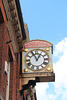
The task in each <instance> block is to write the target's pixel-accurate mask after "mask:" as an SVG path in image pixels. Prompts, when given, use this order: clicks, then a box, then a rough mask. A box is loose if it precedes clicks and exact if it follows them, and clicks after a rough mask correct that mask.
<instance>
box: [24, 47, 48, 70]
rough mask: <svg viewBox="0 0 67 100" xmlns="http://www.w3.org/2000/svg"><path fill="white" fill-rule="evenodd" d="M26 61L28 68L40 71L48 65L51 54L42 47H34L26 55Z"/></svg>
mask: <svg viewBox="0 0 67 100" xmlns="http://www.w3.org/2000/svg"><path fill="white" fill-rule="evenodd" d="M24 62H25V66H26V67H27V68H28V69H30V70H33V71H40V70H42V69H44V68H46V67H47V65H48V63H49V55H48V53H47V52H46V51H44V50H42V49H33V50H31V51H29V52H28V53H27V54H26V55H25V58H24Z"/></svg>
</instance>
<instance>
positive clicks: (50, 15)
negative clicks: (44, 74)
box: [20, 0, 67, 100]
mask: <svg viewBox="0 0 67 100" xmlns="http://www.w3.org/2000/svg"><path fill="white" fill-rule="evenodd" d="M20 4H21V9H22V14H23V19H24V22H25V23H27V25H28V29H29V37H30V40H34V39H43V40H46V41H50V42H51V43H52V44H53V46H54V54H53V64H54V71H55V74H56V81H55V83H41V84H37V87H36V88H37V94H42V96H40V97H39V96H37V97H38V99H37V100H67V86H66V84H67V80H66V79H67V72H66V70H67V63H66V62H67V61H66V59H67V0H20ZM39 87H40V88H41V90H42V89H43V90H42V91H39V90H38V88H39ZM38 91H39V92H38Z"/></svg>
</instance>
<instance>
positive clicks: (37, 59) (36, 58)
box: [31, 51, 38, 61]
mask: <svg viewBox="0 0 67 100" xmlns="http://www.w3.org/2000/svg"><path fill="white" fill-rule="evenodd" d="M31 53H32V55H33V56H34V57H35V59H36V61H37V60H38V59H37V57H36V56H35V54H34V53H33V52H32V51H31Z"/></svg>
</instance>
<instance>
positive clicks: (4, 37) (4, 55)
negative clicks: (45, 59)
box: [0, 22, 19, 100]
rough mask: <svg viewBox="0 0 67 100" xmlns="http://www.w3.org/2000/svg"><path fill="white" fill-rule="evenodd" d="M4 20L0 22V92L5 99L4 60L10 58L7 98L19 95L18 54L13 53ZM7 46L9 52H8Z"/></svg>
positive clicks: (10, 98)
mask: <svg viewBox="0 0 67 100" xmlns="http://www.w3.org/2000/svg"><path fill="white" fill-rule="evenodd" d="M9 40H10V38H9V35H8V31H7V24H6V22H4V23H1V24H0V93H1V94H2V96H3V98H4V100H6V88H7V75H6V74H5V72H4V67H5V61H8V59H9V57H10V56H9V55H10V54H11V57H12V58H10V88H9V100H18V96H19V54H15V53H14V51H13V48H12V44H11V43H9V44H6V42H7V41H9ZM9 48H10V51H11V53H9ZM12 59H13V60H12Z"/></svg>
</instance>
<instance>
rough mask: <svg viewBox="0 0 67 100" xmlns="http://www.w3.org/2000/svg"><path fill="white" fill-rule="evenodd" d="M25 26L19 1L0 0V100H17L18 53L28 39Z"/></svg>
mask: <svg viewBox="0 0 67 100" xmlns="http://www.w3.org/2000/svg"><path fill="white" fill-rule="evenodd" d="M25 26H26V25H24V23H23V18H22V13H21V8H20V4H19V0H0V100H19V72H20V74H21V65H20V57H21V56H20V55H21V53H20V52H21V49H22V47H23V43H24V42H25V41H27V40H28V39H29V38H28V35H27V30H26V31H25V28H24V27H25ZM26 27H27V26H26ZM26 38H27V39H26Z"/></svg>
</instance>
